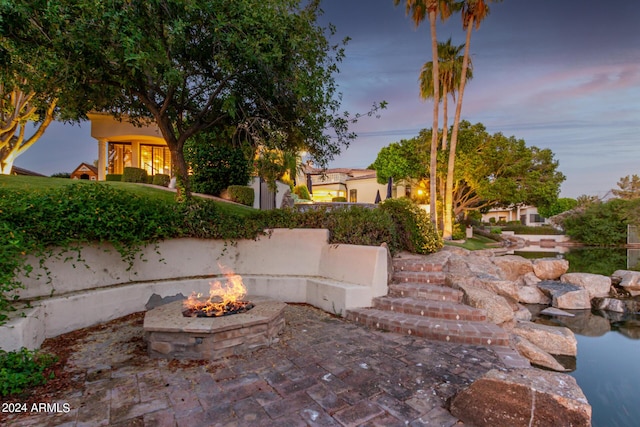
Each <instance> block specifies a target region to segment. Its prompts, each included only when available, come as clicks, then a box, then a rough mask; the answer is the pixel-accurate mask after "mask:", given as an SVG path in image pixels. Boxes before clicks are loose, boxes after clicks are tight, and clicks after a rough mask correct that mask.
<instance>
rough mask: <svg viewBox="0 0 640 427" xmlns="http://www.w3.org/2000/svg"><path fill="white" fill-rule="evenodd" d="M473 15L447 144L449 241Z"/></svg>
mask: <svg viewBox="0 0 640 427" xmlns="http://www.w3.org/2000/svg"><path fill="white" fill-rule="evenodd" d="M473 20H474V19H473V15H472V16H471V18H470V20H469V22H468V23H467V39H466V42H465V45H464V57H463V58H462V75H461V76H460V88H459V89H458V100H457V102H456V113H455V116H454V119H453V129H452V130H451V142H450V144H449V162H448V164H447V187H446V192H445V216H444V230H443V233H442V237H443V238H444V239H446V240H451V238H452V236H453V175H454V169H455V162H456V145H457V144H458V129H459V128H460V114H461V113H462V97H463V95H464V87H465V85H466V83H467V69H468V68H469V46H470V44H471V31H472V29H473Z"/></svg>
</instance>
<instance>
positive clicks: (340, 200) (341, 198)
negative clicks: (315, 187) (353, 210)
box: [331, 197, 347, 202]
mask: <svg viewBox="0 0 640 427" xmlns="http://www.w3.org/2000/svg"><path fill="white" fill-rule="evenodd" d="M331 201H332V202H346V201H347V198H346V197H333V198H332V199H331Z"/></svg>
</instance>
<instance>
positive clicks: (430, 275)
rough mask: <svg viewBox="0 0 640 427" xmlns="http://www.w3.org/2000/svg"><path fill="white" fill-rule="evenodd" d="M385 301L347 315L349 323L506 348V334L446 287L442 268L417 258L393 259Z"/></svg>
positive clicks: (456, 341)
mask: <svg viewBox="0 0 640 427" xmlns="http://www.w3.org/2000/svg"><path fill="white" fill-rule="evenodd" d="M393 267H394V274H393V282H394V283H392V284H390V285H389V293H388V295H387V296H384V297H379V298H375V299H374V301H373V307H371V308H360V309H353V310H348V311H347V313H346V317H347V319H349V320H351V321H354V322H356V323H360V324H364V325H367V326H369V327H373V328H377V329H383V330H388V331H391V332H397V333H402V334H409V335H415V336H419V337H424V338H428V339H433V340H438V341H447V342H454V343H461V344H474V345H483V346H486V345H490V346H498V347H508V346H509V334H508V333H507V332H506V331H504V330H503V329H502V328H500V327H498V326H497V325H494V324H493V323H490V322H487V321H486V319H487V318H486V315H485V312H484V311H483V310H479V309H476V308H473V307H469V306H467V305H464V304H462V303H461V301H462V292H461V291H459V290H457V289H452V288H450V287H447V286H445V275H444V273H443V272H442V265H439V264H437V263H434V262H429V261H426V260H424V259H420V258H408V259H394V261H393Z"/></svg>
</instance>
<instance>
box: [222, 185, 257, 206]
mask: <svg viewBox="0 0 640 427" xmlns="http://www.w3.org/2000/svg"><path fill="white" fill-rule="evenodd" d="M227 191H228V193H229V198H230V199H231V201H233V202H236V203H241V204H243V205H247V206H253V200H254V199H255V192H254V191H253V188H251V187H245V186H244V185H230V186H229V188H227Z"/></svg>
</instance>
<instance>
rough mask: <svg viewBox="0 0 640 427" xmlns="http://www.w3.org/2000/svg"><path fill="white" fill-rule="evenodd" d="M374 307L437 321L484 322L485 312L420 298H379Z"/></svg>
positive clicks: (485, 318)
mask: <svg viewBox="0 0 640 427" xmlns="http://www.w3.org/2000/svg"><path fill="white" fill-rule="evenodd" d="M373 307H374V308H377V309H379V310H387V311H392V312H395V313H405V314H414V315H416V316H424V317H432V318H436V319H448V320H464V321H472V322H484V321H486V320H487V314H486V312H485V311H484V310H480V309H477V308H473V307H470V306H468V305H464V304H458V303H457V302H453V301H433V300H424V299H418V298H393V297H378V298H374V299H373Z"/></svg>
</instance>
